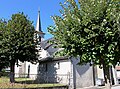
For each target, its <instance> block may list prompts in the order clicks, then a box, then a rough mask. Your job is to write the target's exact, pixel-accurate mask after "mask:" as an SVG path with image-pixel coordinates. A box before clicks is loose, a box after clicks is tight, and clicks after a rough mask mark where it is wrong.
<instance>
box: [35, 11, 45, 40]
mask: <svg viewBox="0 0 120 89" xmlns="http://www.w3.org/2000/svg"><path fill="white" fill-rule="evenodd" d="M35 31H36V32H37V34H38V38H39V40H40V41H43V40H44V35H45V33H43V31H42V29H41V20H40V11H38V18H37V22H36V29H35Z"/></svg>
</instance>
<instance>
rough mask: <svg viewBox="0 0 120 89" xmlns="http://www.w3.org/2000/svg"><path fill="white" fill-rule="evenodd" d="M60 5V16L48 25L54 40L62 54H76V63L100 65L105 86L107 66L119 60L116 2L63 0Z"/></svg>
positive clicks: (118, 9)
mask: <svg viewBox="0 0 120 89" xmlns="http://www.w3.org/2000/svg"><path fill="white" fill-rule="evenodd" d="M61 6H62V8H63V9H62V10H60V13H61V14H62V16H56V15H55V16H52V19H53V20H54V22H55V26H50V27H49V28H48V30H49V32H50V33H51V34H53V36H54V38H55V40H54V43H55V44H57V46H58V47H60V48H64V50H63V51H62V52H61V53H63V54H64V55H67V56H74V57H77V56H79V57H80V62H79V64H86V63H90V64H91V63H93V64H94V65H99V66H100V67H101V68H103V70H104V78H105V84H106V89H109V88H110V75H109V67H111V66H112V65H113V66H115V65H116V64H117V63H118V62H120V1H119V0H78V2H75V0H66V2H65V3H64V4H61Z"/></svg>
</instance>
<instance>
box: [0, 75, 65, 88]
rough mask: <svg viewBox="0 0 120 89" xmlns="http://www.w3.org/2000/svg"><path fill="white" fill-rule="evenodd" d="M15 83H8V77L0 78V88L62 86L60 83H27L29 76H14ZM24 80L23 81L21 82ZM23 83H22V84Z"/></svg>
mask: <svg viewBox="0 0 120 89" xmlns="http://www.w3.org/2000/svg"><path fill="white" fill-rule="evenodd" d="M15 81H16V82H17V83H14V84H11V83H9V78H8V77H1V78H0V88H40V87H55V86H64V85H62V84H32V83H30V84H27V83H26V82H27V81H32V80H31V79H29V78H16V79H15ZM23 82H24V83H23ZM22 83H23V84H22Z"/></svg>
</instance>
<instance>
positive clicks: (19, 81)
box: [0, 74, 69, 89]
mask: <svg viewBox="0 0 120 89" xmlns="http://www.w3.org/2000/svg"><path fill="white" fill-rule="evenodd" d="M68 81H69V76H68V75H67V74H64V75H62V74H61V75H56V76H45V75H44V76H39V75H38V74H30V75H28V74H15V83H12V84H11V83H9V74H5V75H4V74H1V77H0V88H39V89H42V88H44V89H49V88H50V89H67V85H68ZM45 87H46V88H45Z"/></svg>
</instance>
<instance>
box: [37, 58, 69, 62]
mask: <svg viewBox="0 0 120 89" xmlns="http://www.w3.org/2000/svg"><path fill="white" fill-rule="evenodd" d="M64 60H68V58H67V57H57V58H53V57H46V58H42V59H41V60H39V63H46V62H53V61H64Z"/></svg>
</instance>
